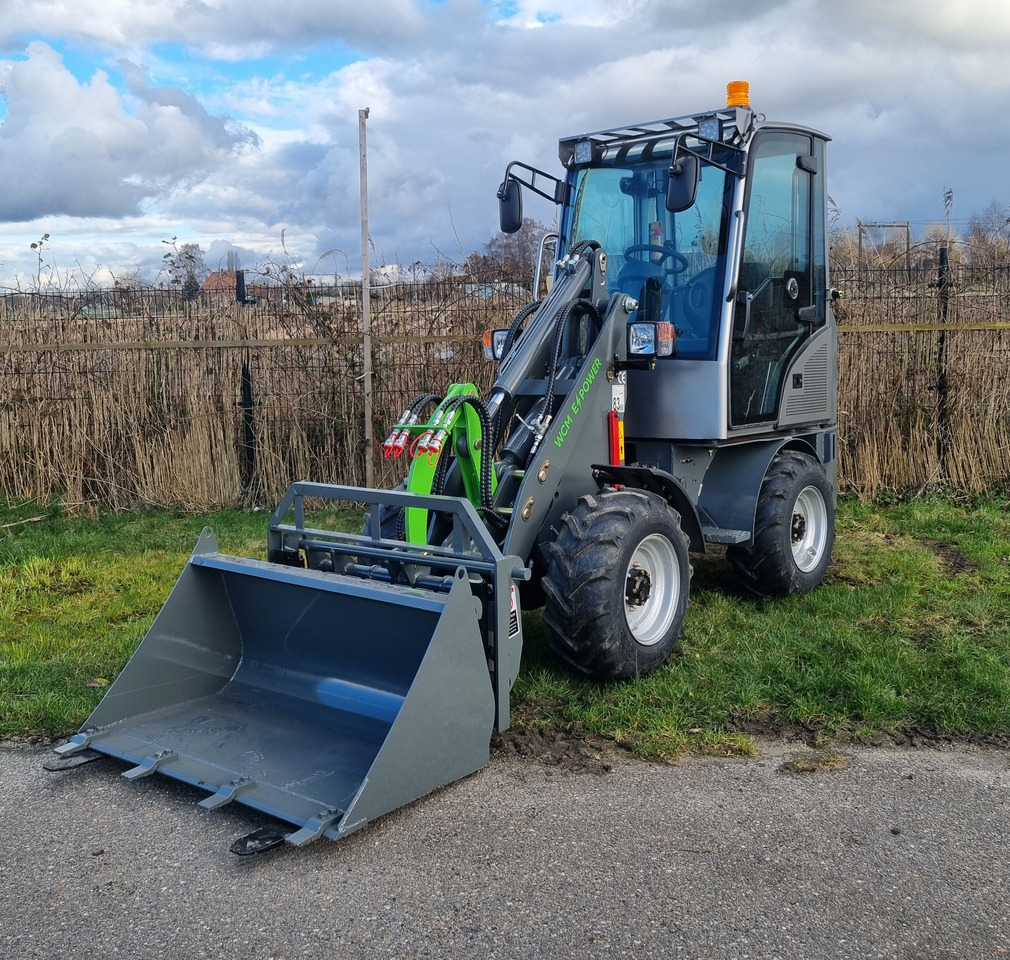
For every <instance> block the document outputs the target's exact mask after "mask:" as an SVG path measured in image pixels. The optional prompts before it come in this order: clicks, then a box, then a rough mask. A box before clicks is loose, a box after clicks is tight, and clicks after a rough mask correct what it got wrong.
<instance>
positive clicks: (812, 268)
mask: <svg viewBox="0 0 1010 960" xmlns="http://www.w3.org/2000/svg"><path fill="white" fill-rule="evenodd" d="M825 140H826V138H824V137H823V135H821V134H818V133H816V132H814V131H811V130H807V129H805V128H801V127H794V126H786V125H780V124H769V123H766V122H764V121H760V120H758V119H757V118H756V117H755V115H754V114H753V113H752V112H751V111H750V110H749V109H742V110H727V111H720V112H716V113H714V114H712V115H709V116H703V117H693V118H684V119H682V120H679V121H662V122H657V123H653V124H641V125H636V126H634V127H630V128H626V129H620V130H613V131H604V132H602V133H599V134H590V135H587V136H585V137H582V138H573V139H572V140H568V141H562V142H561V147H560V156H561V159H562V162H564V163H565V165H566V167H567V168H568V172H567V176H566V178H565V181H564V189H559V190H558V195H559V197H560V198H561V204H562V210H561V215H560V235H561V241H560V244H561V254H562V255H563V254H564V251H565V249H570V248H572V247H574V245H575V244H577V243H578V242H580V241H582V240H590V239H593V240H597V241H599V242H600V243H601V244H602V245H603V247H604V249H605V250H606V251H607V253H608V257H609V271H608V273H609V278H610V279H609V292H610V293H614V292H621V293H625V294H628V295H629V296H631V297H634V298H635V300H637V301H638V303H639V313H643V312H644V313H647V314H648V316H647V317H645V319H656V320H666V321H669V322H671V323H672V324H673V326H674V330H675V334H676V343H675V348H674V353H673V355H672V356H671V357H668V358H662V359H661V360H660V361H659V368H658V369H657V370H656V371H651V372H649V373H635V372H632V373H629V397H628V399H629V403H628V412H627V415H626V419H627V432H628V434H629V436H635V435H638V436H641V437H649V438H665V439H670V440H683V441H722V440H728V439H732V438H734V437H737V436H748V435H753V434H761V433H769V432H777V431H780V430H781V429H783V428H784V427H785V426H790V427H792V426H795V425H797V424H802V423H811V424H814V423H827V422H829V421H831V420H832V419H833V417H834V403H835V399H834V392H833V381H832V379H831V378H830V377H829V376H828V375H827V370H828V369H829V368H830V365H831V364H832V363H833V362H834V360H835V347H834V343H833V341H832V342H831V343H830V344H828V343H827V340H828V339H830V337H828V336H827V335H825V336H822V337H821V339H822V340H823V341H824V343H823V344H822V346H823V349H820V350H819V351H816V352H817V358H816V363H814V365H813V368H810V369H808V366H809V363H808V361H809V357H807V354H808V353H809V352H810V350H809V347H810V344H811V341H814V340H816V339H817V337H818V334H822V333H824V332H825V330H826V328H827V326H828V321H829V319H830V313H829V310H828V308H827V304H826V294H827V264H826V249H827V245H826V240H825V223H824V221H825V217H824V209H825V192H824V182H825V177H824V152H825V151H824V144H825ZM685 156H687V157H689V158H691V160H692V161H693V162H696V163H697V179H696V182H695V181H694V177H693V176H692V178H691V183H690V184H689V185H688V186H689V187H690V188H691V189H690V190H689V191H687V192H685V189H683V188H682V186H681V185H679V184H671V179H672V178H673V176H675V171H676V169H677V167H678V166H682V165H683V164H682V163H681V162H679V161H682V159H683V158H684V157H685ZM673 195H678V196H681V197H683V196H686V197H687V199H689V200H690V201H691V202H690V204H689V205H687V206H686V207H685V206H684V205H683V204H677V203H671V201H670V197H671V196H673ZM671 206H673V207H676V209H671ZM831 335H832V336H833V330H832V331H831ZM636 395H637V396H638V397H640V398H641V402H636ZM702 398H704V399H703V400H702Z"/></svg>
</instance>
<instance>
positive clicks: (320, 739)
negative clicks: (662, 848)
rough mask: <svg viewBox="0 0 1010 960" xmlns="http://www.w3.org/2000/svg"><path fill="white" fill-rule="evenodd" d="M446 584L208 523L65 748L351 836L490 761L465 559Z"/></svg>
mask: <svg viewBox="0 0 1010 960" xmlns="http://www.w3.org/2000/svg"><path fill="white" fill-rule="evenodd" d="M446 581H447V583H451V586H450V587H448V589H447V591H443V592H439V591H436V590H430V589H421V588H415V587H411V586H407V585H404V584H398V583H383V582H373V581H369V580H362V579H358V578H353V577H344V576H335V575H333V574H332V573H330V574H327V573H325V572H322V571H320V570H316V569H304V568H301V567H295V566H286V565H283V564H281V563H272V562H265V561H257V560H249V559H244V558H236V557H231V556H225V555H223V554H220V553H218V550H217V543H216V541H215V539H214V536H213V533H211V532H210V531H209V530H205V531H204V533H203V535H202V536H201V538H200V541H199V542H198V544H197V546H196V548H195V550H194V551H193V555H192V556H191V557H190V560H189V562H188V563H187V565H186V567H185V569H184V570H183V572H182V575H181V576H180V578H179V580H178V582H177V583H176V585H175V588H174V589H173V591H172V593H171V595H170V597H169V599H168V601H167V602H166V604H165V606H164V607H163V609H162V610H161V612H160V613H159V614H158V616H157V618H156V620H155V621H154V623H153V625H152V626H151V629H150V631H149V632H148V633H147V635H146V637H145V638H144V640H143V641H142V642H141V644H140V646H139V647H138V649H137V651H136V653H135V654H134V656H133V658H132V659H131V660H130V661H129V663H128V664H127V666H126V667H125V668H124V670H123V672H122V673H121V674H120V676H119V677H118V678H117V680H116V681H115V683H114V684H113V685H112V686H111V687H110V689H109V691H108V693H107V695H106V696H105V698H104V699H103V700H102V702H101V703H100V704H99V705H98V707H96V709H95V710H94V712H93V713H92V714H91V716H90V717H89V719H88V720H87V722H86V723H85V724H84V726H83V727H82V728H81V732H80V733H78V734H77V735H76V736H75V737H73V738H72V739H71V741H70V742H69V743H68V744H66V745H65V746H64V747H62V748H59V750H58V752H62V753H66V754H72V753H74V752H75V751H79V750H83V749H84V748H86V747H90V748H93V749H94V750H96V751H98V752H100V753H105V754H108V755H111V756H114V757H118V758H120V759H123V760H126V761H129V762H130V763H132V764H134V765H135V766H133V767H132V768H131V769H129V770H127V771H126V772H125V773H124V774H123V776H125V777H127V778H131V779H132V778H136V777H140V776H144V775H146V774H149V773H152V772H155V771H157V772H159V773H164V774H167V775H168V776H170V777H174V778H176V779H178V780H182V781H184V782H186V783H189V784H192V785H194V786H196V787H199V788H202V789H204V790H207V791H209V793H210V796H208V797H207V798H206V799H205V800H203V801H202V803H201V804H200V805H201V806H203V807H207V808H213V807H216V806H220V805H222V804H225V803H228V802H229V801H231V800H236V801H238V802H239V803H243V804H246V805H248V806H250V807H253V808H255V809H257V810H261V811H264V812H266V813H268V814H271V815H273V816H275V817H277V818H280V819H281V820H284V821H288V822H290V823H291V824H294V825H295V827H296V829H295V830H294V831H292V832H291V833H290V834H289V835H287V836H286V837H285V838H284V839H286V840H287V841H288V842H290V843H294V844H302V843H305V842H307V841H309V840H313V839H315V838H317V837H320V836H326V837H329V838H331V839H337V838H339V837H341V836H343V835H344V834H346V833H349V832H350V831H352V830H355V829H357V828H359V827H361V826H363V825H364V824H365V823H367V822H369V821H370V820H373V819H374V818H376V817H378V816H380V815H382V814H383V813H387V812H389V811H391V810H394V809H396V808H397V807H399V806H401V805H403V804H405V803H407V802H409V801H411V800H413V799H415V798H417V797H419V796H422V795H423V794H425V793H427V792H429V791H430V790H433V789H435V788H436V787H439V786H441V785H443V784H446V783H449V782H450V781H452V780H455V779H457V778H459V777H463V776H465V775H467V774H469V773H472V772H473V771H475V770H477V769H479V768H480V767H482V766H483V765H484V764H485V763H487V760H488V749H489V741H490V737H491V732H492V727H493V724H494V722H495V694H494V690H493V686H492V680H491V677H490V675H489V671H488V657H487V653H486V650H485V645H484V640H483V638H482V633H481V628H480V609H479V608H480V604H479V603H478V602H477V601H476V600H475V597H474V595H473V593H472V591H471V586H470V576H469V575H468V573H467V571H466V570H465V569H464V568H463V567H462V566H461V567H459V568H458V569H456V571H455V574H454V575H451V576H450V577H447V578H446Z"/></svg>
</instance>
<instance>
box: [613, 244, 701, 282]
mask: <svg viewBox="0 0 1010 960" xmlns="http://www.w3.org/2000/svg"><path fill="white" fill-rule="evenodd" d="M636 253H649V254H658V255H659V256H658V257H657V259H655V260H653V261H652V262H653V263H655V264H661V263H662V262H663V261H664V260H672V261H673V265H672V266H669V267H667V268H666V269H665V270H664V273H666V274H667V275H668V276H674V275H675V274H678V273H683V272H684V271H685V270H686V269H687V268H688V262H687V257H685V256H684V255H683V254H682V253H678V252H677V251H676V250H674V249H673V247H670V246H667V245H666V244H662V245H661V244H658V243H633V244H632V245H631V246H630V247H627V248H625V251H624V259H625V260H628V259H630V258H631V256H632V254H636ZM636 259H637V258H636ZM642 262H643V263H644V262H646V261H642Z"/></svg>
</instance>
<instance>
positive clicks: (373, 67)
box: [0, 0, 1010, 276]
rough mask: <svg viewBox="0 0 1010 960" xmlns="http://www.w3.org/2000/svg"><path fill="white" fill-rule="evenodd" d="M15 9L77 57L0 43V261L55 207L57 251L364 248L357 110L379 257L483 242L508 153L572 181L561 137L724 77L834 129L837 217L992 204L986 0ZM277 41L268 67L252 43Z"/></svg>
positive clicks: (83, 2) (1008, 26) (701, 100)
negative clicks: (2, 56)
mask: <svg viewBox="0 0 1010 960" xmlns="http://www.w3.org/2000/svg"><path fill="white" fill-rule="evenodd" d="M9 6H11V7H12V9H11V10H9V11H5V17H4V20H3V22H2V23H0V44H2V43H4V42H6V47H7V49H8V50H11V49H13V50H14V51H20V50H23V49H25V48H24V47H23V46H20V45H19V42H18V40H17V38H18V37H22V36H40V35H44V36H46V37H48V38H50V39H51V40H52V41H53V43H54V44H59V46H60V49H61V50H68V51H72V52H73V53H74V54H75V57H74V58H73V66H74V73H71V72H70V71H69V70H68V69H67V67H66V66H65V64H64V63H63V61H62V60H61V57H60V55H59V54H58V53H57V52H55V51H54V49H52V47H51V46H48V45H46V44H45V43H37V42H36V43H32V44H31V45H30V46H28V47H27V48H26V53H25V55H24V56H23V57H20V58H19V55H18V53H17V52H15V53H13V54H11V57H12V58H11V59H8V60H0V91H2V92H3V95H4V98H5V99H6V102H7V110H8V112H7V115H6V117H5V118H4V119H3V120H2V122H0V169H2V170H3V172H4V181H5V184H6V185H7V189H5V191H4V192H3V194H2V195H0V221H7V222H8V224H9V225H8V226H7V227H6V228H4V227H3V226H0V262H2V263H4V265H5V266H3V267H0V276H2V275H3V273H4V271H5V270H7V269H9V268H10V264H11V263H19V262H23V257H24V255H25V254H24V250H25V249H27V242H26V241H25V238H31V237H34V236H38V235H41V233H42V232H43V231H44V230H49V229H50V224H54V225H56V226H55V227H54V228H53V229H51V232H52V233H53V236H54V237H55V238H59V239H60V242H61V245H63V244H69V243H70V238H71V237H73V238H79V237H83V236H85V235H86V234H87V233H88V232H89V231H90V235H91V237H92V239H91V241H90V242H89V243H88V244H87V249H89V251H90V252H91V253H92V254H93V255H94V256H95V257H96V258H97V259H98V260H99V261H100V262H101V263H102V264H103V265H104V266H107V267H109V268H110V269H115V268H116V263H117V262H118V261H115V262H114V260H115V258H116V257H119V258H122V261H123V262H124V263H133V264H134V265H135V264H136V263H137V262H139V261H143V262H144V263H147V262H148V260H147V253H145V252H144V251H145V250H146V249H148V248H145V247H144V242H145V241H144V239H143V238H144V236H145V235H146V236H147V237H148V241H147V242H148V244H149V245H151V246H152V247H153V249H155V250H157V243H158V242H160V240H161V239H164V238H166V237H168V236H172V235H179V236H180V238H181V239H182V240H184V241H185V242H199V243H201V244H202V245H203V246H204V247H205V249H206V248H207V247H208V246H209V244H210V243H211V242H213V241H214V240H215V239H216V240H218V241H219V242H225V241H230V242H233V243H236V244H240V245H241V246H242V247H243V249H244V250H246V251H260V252H261V253H262V254H263V255H264V256H267V255H273V256H276V255H277V251H278V250H279V246H280V236H281V231H284V232H285V238H286V240H285V242H286V243H287V244H288V245H289V248H290V249H292V250H295V251H297V256H298V257H299V258H300V259H303V260H305V261H306V262H312V261H313V260H314V258H315V257H316V256H318V254H319V253H320V252H321V251H323V250H326V249H328V248H331V247H336V248H339V249H341V250H346V251H348V253H349V260H350V261H351V262H352V263H353V261H354V260H356V259H357V256H356V251H357V250H358V244H359V240H358V226H359V216H358V143H357V136H358V129H357V112H358V109H359V108H361V107H366V106H367V107H369V108H370V111H371V112H370V117H369V121H368V145H369V157H368V159H369V184H370V198H371V199H370V208H371V218H372V224H371V227H372V236H373V239H374V241H375V244H376V247H377V248H378V249H380V250H381V251H382V252H383V256H384V258H385V259H386V260H389V261H392V260H395V259H400V260H401V261H403V262H412V261H414V260H416V259H421V260H430V259H432V258H433V256H434V251H435V250H436V249H437V250H441V251H443V252H445V253H448V254H450V255H453V256H460V257H462V256H465V254H466V253H468V252H469V251H470V250H472V249H473V248H474V247H476V246H479V245H481V244H483V243H484V242H485V241H486V240H488V239H489V238H490V236H491V235H492V233H493V231H494V230H495V229H496V220H497V218H496V204H495V200H494V191H495V189H496V187H497V184H498V182H499V180H500V178H501V174H502V172H503V170H504V165H505V163H506V162H507V161H508V160H510V159H523V160H526V161H528V162H530V163H533V164H534V165H536V166H540V167H542V168H544V169H546V170H548V171H551V172H555V173H557V172H560V171H559V168H558V163H557V157H556V147H557V139H558V137H560V136H564V135H570V134H573V133H578V132H581V131H585V130H592V129H600V128H604V127H608V126H611V125H614V124H619V123H630V122H635V121H641V120H647V119H651V118H656V117H667V116H675V115H678V114H682V113H685V112H689V111H694V110H698V109H705V108H708V107H714V106H718V105H719V104H720V103H721V102H722V98H723V93H724V89H725V87H724V85H725V83H726V82H727V81H728V80H732V79H738V78H739V79H746V80H749V81H750V84H751V96H752V100H753V102H754V105H755V108H756V109H758V110H759V111H762V112H764V113H765V114H767V115H768V116H769V117H771V118H773V119H782V120H795V121H798V122H802V123H806V124H808V125H810V126H814V127H818V128H821V129H823V130H825V131H826V132H827V133H828V134H830V135H832V136H833V137H834V138H835V142H834V144H833V146H832V153H831V159H830V164H829V167H830V179H829V190H830V191H831V193H832V195H833V196H834V197H835V199H836V200H837V201H838V203H839V205H840V206H841V208H842V212H843V214H844V215H845V216H846V217H848V218H855V217H857V216H858V217H861V218H863V219H867V220H871V219H878V220H890V219H912V220H918V219H928V218H929V217H931V216H940V215H942V203H941V197H942V190H943V189H944V188H945V187H947V186H950V187H953V188H954V190H955V194H956V196H957V198H958V199H957V205H958V209H959V210H962V211H963V215H964V216H965V217H967V215H968V214H969V213H970V212H971V210H972V209H973V208H976V207H977V208H979V209H981V208H982V207H984V206H985V204H987V203H988V202H989V200H990V199H991V198H992V197H993V196H1000V195H1001V194H1002V195H1003V196H1004V199H1006V198H1005V193H1004V191H1003V186H1002V166H1003V163H1004V159H1003V158H1004V156H1005V154H1006V152H1007V146H1008V144H1007V138H1008V134H1006V133H1005V132H1004V131H1003V129H1002V127H1001V126H1000V124H999V122H998V121H999V118H1000V117H1001V116H1002V114H1003V110H1004V107H1003V102H1004V100H1005V99H1006V92H1007V91H1006V88H1007V86H1010V74H1007V72H1006V71H1005V70H1004V68H1003V66H1004V59H1005V52H1006V50H1007V49H1008V47H1010V7H1007V8H1006V9H1004V8H1003V7H1000V6H997V5H992V4H991V3H987V2H983V0H949V2H948V3H946V4H943V5H939V4H922V3H921V2H912V0H888V2H887V3H880V2H879V0H874V2H870V0H848V2H847V3H845V4H833V3H832V4H828V3H826V2H823V0H766V2H755V0H709V2H707V3H705V4H700V3H698V2H696V0H505V2H501V3H493V4H492V3H481V2H478V0H448V2H447V3H444V4H440V3H431V2H428V0H372V2H370V3H368V4H361V3H360V2H358V0H353V2H352V0H339V2H335V0H306V2H304V3H301V4H295V5H292V4H290V2H285V3H284V4H281V3H280V2H279V0H261V2H259V3H257V4H254V5H251V4H248V3H243V4H239V3H238V0H205V2H202V3H193V2H188V0H185V2H184V0H165V2H163V3H160V4H157V5H154V4H138V3H135V2H133V0H129V2H128V0H77V2H75V3H72V4H71V3H66V2H56V0H20V2H19V3H18V4H16V5H15V4H10V5H9ZM40 24H45V25H46V26H45V30H44V31H41V30H40V26H39V25H40ZM173 44H181V45H183V46H188V48H189V54H188V56H187V57H186V58H183V57H182V56H180V55H178V54H177V48H176V47H174V46H173ZM331 51H332V53H333V56H334V64H333V67H332V68H328V67H324V68H322V69H321V68H320V63H321V62H322V59H323V57H324V56H325V55H326V54H327V53H328V52H331ZM348 51H350V53H348ZM266 54H272V55H273V56H272V57H271V59H270V60H269V61H264V62H263V66H262V69H261V70H257V69H256V68H257V66H258V63H257V62H256V61H255V60H252V61H250V60H249V59H248V58H256V57H261V56H264V55H266ZM279 54H284V55H283V56H278V55H279ZM349 57H350V58H352V62H350V63H348V58H349ZM82 60H83V61H84V62H86V63H91V64H93V66H92V67H91V68H89V69H84V70H82V68H81V67H80V66H79V63H80V62H81V61H82ZM209 61H213V62H209ZM67 63H71V57H70V56H69V54H68V58H67ZM149 74H150V76H158V77H159V78H161V79H159V81H158V84H156V83H154V82H152V81H151V79H150V76H149ZM211 76H213V81H210V80H208V79H207V78H208V77H211ZM197 78H199V80H198V79H197ZM159 84H160V85H159ZM225 114H230V115H231V116H233V117H235V118H236V119H237V121H241V126H240V125H238V124H237V123H236V122H233V121H229V120H228V119H227V117H226V116H225ZM0 115H2V114H0ZM250 131H255V136H253V135H252V134H251V133H250ZM530 208H531V209H530V212H534V209H533V208H534V205H532V204H531V205H530ZM535 215H537V216H541V217H542V218H543V219H550V217H551V216H552V210H551V209H550V208H549V207H544V208H543V211H542V212H541V211H540V208H537V209H536V214H535ZM56 227H59V229H56ZM127 236H128V237H129V242H128V243H126V239H125V238H126V237H127ZM151 238H154V239H153V240H152V239H151ZM29 265H30V261H29ZM22 269H23V268H22Z"/></svg>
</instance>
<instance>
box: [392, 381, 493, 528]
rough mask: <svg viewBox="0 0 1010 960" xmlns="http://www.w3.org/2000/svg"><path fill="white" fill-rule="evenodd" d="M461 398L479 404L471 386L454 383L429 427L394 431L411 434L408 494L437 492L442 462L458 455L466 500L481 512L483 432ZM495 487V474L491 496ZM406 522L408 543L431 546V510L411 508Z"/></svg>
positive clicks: (421, 425) (476, 416) (404, 426)
mask: <svg viewBox="0 0 1010 960" xmlns="http://www.w3.org/2000/svg"><path fill="white" fill-rule="evenodd" d="M460 397H473V398H475V399H478V400H479V397H480V394H479V392H478V390H477V387H476V386H475V385H474V384H472V383H454V384H452V385H451V386H450V387H449V389H448V390H447V391H446V394H445V399H444V400H443V401H442V402H441V403H440V404H439V405H438V407H437V408H436V409H435V412H434V413H432V415H431V417H430V418H429V419H428V422H427V423H417V424H413V425H410V424H396V426H394V428H393V429H394V431H395V430H401V431H402V430H406V431H407V432H408V433H409V434H410V445H409V447H408V449H409V451H410V457H411V463H410V472H409V473H408V474H407V490H409V491H410V492H411V493H420V494H430V493H432V492H434V491H433V490H432V487H433V485H434V482H435V477H436V473H437V471H438V462H439V460H440V459H441V458H442V457H444V456H450V455H452V454H455V457H456V468H457V469H458V471H459V477H460V479H461V481H462V483H463V489H464V491H465V493H466V498H467V500H469V501H470V502H471V503H472V504H473V505H474V506H475V507H476V508H477V509H478V510H480V508H481V507H482V506H483V504H482V503H481V495H480V471H481V456H482V450H483V446H484V437H483V431H482V429H481V422H480V415H479V414H478V412H477V410H476V409H474V407H473V406H472V405H471V404H470V403H466V402H458V398H460ZM496 487H497V478H496V477H495V475H494V472H493V471H492V473H491V491H492V494H493V493H494V490H495V489H496ZM404 521H405V522H404V526H405V530H406V538H407V542H408V543H413V544H418V545H419V544H426V543H427V542H428V524H429V511H428V510H423V509H421V508H419V507H408V508H407V509H406V511H405V512H404Z"/></svg>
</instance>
